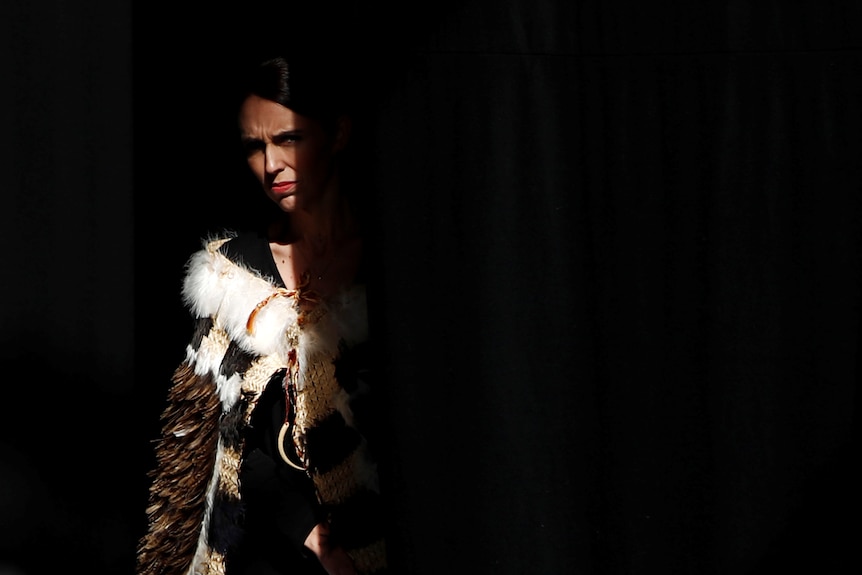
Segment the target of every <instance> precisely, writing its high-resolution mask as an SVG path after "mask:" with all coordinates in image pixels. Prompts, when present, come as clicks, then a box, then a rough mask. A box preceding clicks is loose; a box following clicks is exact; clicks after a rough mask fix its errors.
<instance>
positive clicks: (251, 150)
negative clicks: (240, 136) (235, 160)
mask: <svg viewBox="0 0 862 575" xmlns="http://www.w3.org/2000/svg"><path fill="white" fill-rule="evenodd" d="M242 149H243V151H244V152H245V155H246V156H251V155H253V154H256V153H257V152H261V151H263V142H261V141H260V140H243V141H242Z"/></svg>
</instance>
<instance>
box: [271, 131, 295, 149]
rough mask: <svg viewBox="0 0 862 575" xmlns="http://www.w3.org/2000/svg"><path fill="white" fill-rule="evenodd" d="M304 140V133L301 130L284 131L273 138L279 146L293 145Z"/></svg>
mask: <svg viewBox="0 0 862 575" xmlns="http://www.w3.org/2000/svg"><path fill="white" fill-rule="evenodd" d="M301 140H302V134H300V133H299V132H295V131H291V132H282V133H281V134H278V135H277V136H276V137H274V138H273V139H272V141H273V143H274V144H276V145H277V146H291V145H293V144H296V143H297V142H299V141H301Z"/></svg>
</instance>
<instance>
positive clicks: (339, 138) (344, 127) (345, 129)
mask: <svg viewBox="0 0 862 575" xmlns="http://www.w3.org/2000/svg"><path fill="white" fill-rule="evenodd" d="M352 129H353V119H352V118H351V117H350V116H348V115H342V116H339V117H338V120H336V122H335V141H334V142H333V149H334V150H335V151H336V152H340V151H341V150H343V149H344V147H345V146H347V142H349V141H350V132H351V130H352Z"/></svg>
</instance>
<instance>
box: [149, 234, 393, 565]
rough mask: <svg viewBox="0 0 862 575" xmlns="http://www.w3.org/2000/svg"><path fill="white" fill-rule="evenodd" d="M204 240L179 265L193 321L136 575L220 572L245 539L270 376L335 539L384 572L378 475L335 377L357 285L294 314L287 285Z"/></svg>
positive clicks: (359, 300)
mask: <svg viewBox="0 0 862 575" xmlns="http://www.w3.org/2000/svg"><path fill="white" fill-rule="evenodd" d="M229 239H230V238H218V239H212V240H209V241H207V242H205V245H204V248H203V249H201V250H200V251H198V252H196V253H195V254H193V255H192V257H191V258H190V259H189V261H188V263H187V268H186V276H185V280H184V284H183V292H182V293H183V300H184V302H185V303H186V305H187V307H188V308H189V309H190V311H191V313H192V314H193V316H194V317H195V318H196V327H195V330H194V333H193V337H192V340H191V342H190V343H189V345H188V346H187V348H186V357H185V360H184V361H183V362H182V363H181V365H180V366H179V367H178V368H177V369H176V371H175V373H174V376H173V384H172V386H171V388H170V390H169V393H168V401H167V407H166V408H165V410H164V412H163V413H162V420H161V421H162V434H161V437H160V439H159V440H158V441H157V442H156V447H155V454H156V467H155V469H154V470H153V471H152V472H151V474H150V477H151V479H152V484H151V487H150V492H149V505H148V507H147V516H148V521H149V527H148V531H147V533H146V534H145V535H144V537H142V539H141V541H140V543H139V548H138V570H137V573H138V575H220V574H224V573H225V561H226V558H227V557H228V556H229V554H230V552H231V550H232V549H233V548H234V547H235V546H236V544H237V542H238V541H239V538H240V537H241V535H242V514H243V501H242V489H241V485H240V481H239V470H240V466H241V464H242V453H243V430H244V429H245V427H246V426H247V425H248V424H249V421H250V418H251V413H252V410H253V409H254V407H255V405H256V402H257V400H258V398H259V397H260V395H261V393H262V392H263V390H264V389H265V388H266V386H267V384H268V383H269V382H270V381H271V380H272V379H273V378H276V377H277V378H282V379H285V378H287V379H289V380H290V381H292V382H293V383H295V385H296V414H295V422H294V425H293V426H292V434H293V440H294V444H295V446H296V447H297V454H296V455H297V458H298V459H299V460H300V461H302V463H303V464H304V465H305V467H306V473H308V475H309V476H310V477H311V479H312V481H313V483H314V486H315V490H316V494H317V497H318V501H319V502H320V503H321V504H322V505H323V506H324V508H325V509H327V511H328V513H329V516H330V522H331V524H332V531H333V534H336V533H338V534H339V535H338V536H339V539H340V541H341V543H342V545H343V546H344V547H345V548H346V550H347V552H348V553H349V554H350V555H351V557H352V558H353V560H354V562H355V564H356V565H357V568H358V569H359V571H360V572H361V573H364V574H365V573H367V574H371V573H374V574H382V573H383V572H384V571H385V567H386V561H385V550H384V543H383V539H382V534H381V533H380V532H379V531H380V530H378V529H371V530H369V529H367V526H365V525H364V524H363V517H364V516H368V514H373V513H375V511H373V507H374V505H375V504H376V500H377V493H378V488H377V482H376V470H375V468H374V466H373V463H372V462H371V460H370V458H369V457H368V453H367V450H366V445H365V441H364V438H363V437H362V436H361V435H360V434H359V432H358V431H357V430H356V428H355V427H354V422H353V415H352V413H351V410H350V403H349V399H350V398H349V396H348V394H347V392H346V391H345V390H344V389H342V388H341V387H340V386H339V384H338V382H337V380H336V378H335V365H334V361H335V359H336V358H337V357H338V356H339V353H340V349H341V348H342V346H347V347H350V346H353V345H355V344H358V343H360V342H362V341H364V340H365V339H366V338H367V335H368V334H367V317H366V301H365V292H364V288H363V287H362V286H354V287H352V288H351V289H349V290H346V291H343V292H342V293H341V294H340V295H339V296H338V297H336V298H333V299H332V300H330V301H326V302H321V303H319V304H318V305H316V306H314V307H313V308H311V311H309V312H305V311H302V310H303V309H304V308H302V307H300V305H299V302H300V297H301V296H302V294H300V293H298V292H297V291H296V290H285V289H284V288H281V287H278V286H277V285H276V284H275V283H274V282H272V281H271V278H267V277H265V276H262V275H261V274H259V273H258V272H256V271H255V270H252V269H249V268H247V267H245V266H244V265H242V264H240V263H237V262H234V261H232V260H230V259H228V258H227V257H226V256H225V255H224V254H222V253H221V252H220V251H219V247H220V246H221V245H222V244H223V243H224V242H225V241H229Z"/></svg>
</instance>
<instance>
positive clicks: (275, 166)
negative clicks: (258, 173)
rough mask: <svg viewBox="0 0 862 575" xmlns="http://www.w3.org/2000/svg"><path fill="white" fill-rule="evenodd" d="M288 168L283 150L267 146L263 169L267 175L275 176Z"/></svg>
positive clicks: (279, 147)
mask: <svg viewBox="0 0 862 575" xmlns="http://www.w3.org/2000/svg"><path fill="white" fill-rule="evenodd" d="M287 166H288V163H287V154H286V153H285V151H284V148H282V147H281V146H276V145H273V144H267V146H266V149H265V150H264V168H265V169H266V171H267V173H269V174H277V173H278V172H280V171H282V170H283V169H284V168H286V167H287Z"/></svg>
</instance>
